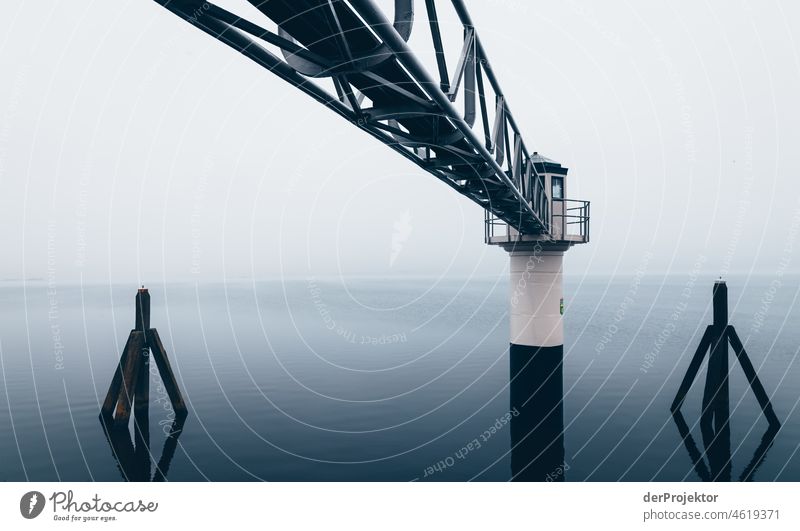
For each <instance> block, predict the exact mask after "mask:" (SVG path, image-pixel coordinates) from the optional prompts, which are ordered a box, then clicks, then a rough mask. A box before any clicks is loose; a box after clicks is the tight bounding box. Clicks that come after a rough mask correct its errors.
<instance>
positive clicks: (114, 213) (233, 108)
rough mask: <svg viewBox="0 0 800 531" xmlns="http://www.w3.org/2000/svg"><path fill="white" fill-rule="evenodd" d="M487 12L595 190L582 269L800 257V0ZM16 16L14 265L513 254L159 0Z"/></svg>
mask: <svg viewBox="0 0 800 531" xmlns="http://www.w3.org/2000/svg"><path fill="white" fill-rule="evenodd" d="M220 4H221V5H224V6H226V7H229V8H232V7H234V6H237V5H244V6H245V9H244V10H242V11H241V12H242V13H253V12H254V11H253V10H252V8H249V9H248V8H247V7H248V6H247V4H246V2H244V0H241V1H240V2H237V1H236V0H228V1H225V2H220ZM383 4H386V2H382V5H383ZM417 4H418V5H417V8H416V9H417V20H416V25H415V28H414V32H413V34H412V38H411V45H412V46H413V47H414V48H415V49H417V50H420V51H429V50H430V45H429V44H428V42H429V39H430V34H429V32H428V28H427V20H426V18H425V14H424V6H422V4H421V3H420V2H417ZM467 5H468V7H469V8H470V10H471V13H472V16H473V19H474V21H475V24H476V26H477V30H478V33H479V35H480V37H481V39H482V41H483V43H484V47H485V48H486V51H487V53H488V54H489V58H490V61H491V62H492V65H493V68H494V70H495V72H496V73H497V75H498V78H499V80H500V83H501V85H502V88H503V90H504V91H505V93H506V96H507V99H508V102H509V105H510V107H511V109H512V111H513V113H514V115H515V118H516V120H517V122H518V123H519V125H520V128H521V131H522V134H523V136H524V138H525V140H526V143H527V145H528V147H529V149H531V150H536V151H539V152H540V153H543V154H545V155H546V156H548V157H550V158H553V159H556V160H558V161H560V162H561V163H563V164H564V165H566V166H568V167H569V168H570V173H569V177H568V183H567V193H568V196H569V197H572V198H579V199H588V200H591V201H592V215H593V216H592V222H591V227H592V241H591V243H590V244H589V245H585V246H581V247H579V248H575V249H573V250H571V251H569V253H568V256H567V259H566V268H567V272H568V274H570V275H577V276H580V275H586V274H597V275H610V274H632V273H634V272H636V271H637V270H645V271H646V272H647V274H653V275H661V274H664V273H670V272H671V273H676V272H681V273H685V272H687V271H692V270H699V271H701V272H702V274H705V275H709V276H713V277H716V276H719V275H723V276H724V275H726V274H728V273H736V272H743V273H763V274H775V273H776V271H780V272H781V273H783V272H797V271H800V265H799V264H800V260H798V259H797V254H798V250H800V243H799V242H798V241H797V235H798V225H800V186H798V184H797V181H798V177H800V153H799V151H800V132H798V124H800V103H799V102H798V94H800V53H799V52H800V49H799V47H798V41H800V5H798V3H797V2H790V1H786V2H775V1H765V2H758V3H756V2H727V1H713V2H695V1H679V2H674V1H670V2H667V1H663V2H661V1H659V2H656V1H652V2H650V1H648V2H622V1H613V2H612V1H607V2H602V7H601V6H600V3H598V2H589V1H583V0H574V1H567V2H541V1H535V2H526V1H523V0H512V1H500V0H495V1H486V0H469V1H468V2H467ZM440 11H443V12H446V10H445V9H444V8H440ZM6 12H7V16H5V17H3V19H2V21H0V72H2V73H3V75H2V83H0V185H2V188H1V189H2V194H1V195H0V224H2V227H3V230H2V233H0V245H2V249H3V252H2V257H3V259H2V260H0V279H4V280H15V279H26V278H27V279H35V278H46V277H47V276H48V275H50V276H51V277H56V278H57V280H58V282H74V281H78V280H80V279H82V280H83V281H84V282H106V281H112V282H137V283H138V282H148V281H149V282H153V281H160V280H164V279H168V280H224V279H241V278H244V279H249V278H269V277H276V276H292V277H307V276H320V277H322V276H330V275H333V276H336V275H381V276H383V275H398V276H399V275H432V276H437V277H440V276H441V277H448V276H463V275H498V274H502V272H503V271H505V270H506V269H507V257H506V256H505V253H503V252H502V251H501V250H499V249H496V248H490V247H487V246H485V245H484V244H483V213H482V211H481V209H480V208H479V207H478V206H477V205H475V204H473V203H472V202H470V201H469V200H467V199H466V198H463V197H461V196H459V195H458V194H456V193H455V192H453V191H452V190H451V189H449V188H448V187H447V186H445V185H444V184H442V183H440V182H438V181H437V180H436V179H435V178H434V177H432V176H431V175H429V174H427V173H425V172H423V171H422V170H421V169H419V168H417V167H416V166H414V165H413V164H411V163H410V162H408V161H406V160H405V159H403V158H402V157H400V156H399V155H397V154H396V153H394V152H393V151H391V150H390V149H388V148H387V147H385V146H383V145H381V144H380V143H379V142H377V141H376V140H374V139H372V138H371V137H369V136H368V135H367V134H365V133H362V132H361V131H359V130H358V129H356V128H355V127H353V126H351V125H350V124H348V123H346V122H345V121H344V120H342V119H341V118H340V117H338V116H337V115H335V114H334V113H332V112H330V111H328V110H326V109H324V108H323V107H321V106H320V105H319V104H317V103H316V102H314V101H313V100H311V99H310V98H308V97H307V96H305V95H303V94H302V93H301V92H299V91H298V90H297V89H295V88H293V87H291V86H290V85H288V84H286V83H285V82H283V81H282V80H280V79H279V78H277V77H276V76H273V75H272V74H270V73H269V72H267V71H265V70H263V69H262V68H260V67H258V66H257V65H255V64H254V63H251V62H250V61H249V60H247V59H246V58H244V57H242V56H241V55H239V54H237V53H235V52H234V51H232V50H231V49H229V48H228V47H226V46H225V45H223V44H221V43H219V42H217V41H215V40H214V39H212V38H210V37H209V36H207V35H206V34H204V33H202V32H201V31H199V30H197V29H195V28H193V27H191V26H189V25H188V24H187V23H185V22H183V21H182V20H180V19H178V18H177V17H175V16H174V15H172V14H171V13H169V12H168V11H166V10H165V9H163V8H162V7H160V6H159V5H157V4H156V3H155V2H152V1H149V0H126V1H116V2H108V1H99V0H97V1H91V2H66V1H62V2H55V1H46V2H20V3H17V4H15V5H14V6H13V7H9V8H8V9H7V10H6ZM443 16H445V15H443ZM270 27H271V26H270ZM459 33H460V30H459V29H458V28H457V27H455V26H452V27H450V28H448V32H447V33H446V34H445V36H446V38H447V37H448V36H450V37H453V38H452V39H449V40H448V41H447V42H448V47H449V48H448V49H449V50H451V53H450V56H449V58H448V59H449V61H450V64H451V65H452V64H454V63H455V61H456V56H455V55H456V54H457V51H458V47H459V46H460V43H458V42H457V38H458V35H459ZM425 59H426V64H433V63H432V61H431V59H432V58H431V57H426V58H425ZM432 72H433V71H432Z"/></svg>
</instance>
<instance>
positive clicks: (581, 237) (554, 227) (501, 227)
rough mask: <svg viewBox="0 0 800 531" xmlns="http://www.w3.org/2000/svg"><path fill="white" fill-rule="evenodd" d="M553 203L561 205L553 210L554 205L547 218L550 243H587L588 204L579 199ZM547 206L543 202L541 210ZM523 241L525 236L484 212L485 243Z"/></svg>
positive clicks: (488, 212) (489, 213)
mask: <svg viewBox="0 0 800 531" xmlns="http://www.w3.org/2000/svg"><path fill="white" fill-rule="evenodd" d="M553 203H561V208H555V205H554V207H553V213H552V216H548V217H550V218H551V220H550V223H549V225H548V228H547V233H546V235H549V236H550V241H552V242H569V243H575V244H577V243H588V242H589V230H590V229H589V221H590V210H589V207H590V202H589V201H583V200H581V199H553ZM548 206H549V203H547V202H545V206H544V209H543V210H544V211H547V208H548ZM557 211H559V212H557ZM548 213H549V212H548ZM525 239H526V236H525V235H520V234H519V233H518V232H517V231H516V230H514V229H513V228H512V227H510V226H509V225H508V223H506V222H505V221H503V220H502V219H500V218H498V217H497V216H495V215H494V214H492V213H491V212H490V211H489V210H487V211H486V216H485V224H484V241H485V242H486V243H507V242H514V241H524V240H525Z"/></svg>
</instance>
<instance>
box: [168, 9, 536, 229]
mask: <svg viewBox="0 0 800 531" xmlns="http://www.w3.org/2000/svg"><path fill="white" fill-rule="evenodd" d="M155 1H156V2H158V3H159V4H161V5H163V6H164V7H165V8H167V9H168V10H170V11H171V12H173V13H174V14H176V15H178V16H179V17H181V18H182V19H184V20H186V21H187V22H189V23H191V24H192V25H194V26H196V27H198V28H199V29H202V30H203V31H205V32H206V33H208V34H209V35H211V36H213V37H214V38H216V39H217V40H219V41H221V42H224V43H225V44H227V45H228V46H230V47H232V48H233V49H235V50H236V51H238V52H240V53H242V54H243V55H245V56H246V57H248V58H250V59H251V60H253V61H254V62H256V63H257V64H259V65H261V66H262V67H264V68H266V69H268V70H270V71H271V72H273V73H274V74H276V75H278V76H279V77H281V78H282V79H284V80H286V81H288V82H289V83H291V84H292V85H294V86H295V87H297V88H299V89H300V90H302V91H304V92H305V93H307V94H309V95H310V96H312V97H313V98H314V99H316V100H317V101H319V102H320V103H322V104H323V105H325V106H327V107H328V108H330V109H331V110H333V111H334V112H336V113H337V114H339V115H341V116H342V117H344V118H346V119H348V120H349V121H351V122H352V123H353V124H355V125H356V126H357V127H359V128H361V129H363V130H365V131H367V132H368V133H370V134H371V135H372V136H373V137H375V138H377V139H378V140H380V141H381V142H383V143H384V144H386V145H388V146H389V147H391V148H392V149H394V150H395V151H397V152H399V153H400V154H402V155H403V156H405V157H406V158H408V159H409V160H411V161H413V162H414V163H416V164H417V165H419V166H420V167H422V168H423V169H425V170H426V171H428V172H429V173H431V174H433V175H434V176H436V177H437V178H438V179H440V180H441V181H443V182H445V183H446V184H447V185H449V186H450V187H452V188H453V189H455V190H457V191H458V192H459V193H461V194H463V195H465V196H467V197H469V198H470V199H471V200H473V201H474V202H476V203H478V204H479V205H481V206H482V207H483V208H485V209H486V210H488V211H489V212H491V213H492V214H493V215H495V216H496V217H498V218H500V219H502V220H503V221H504V222H506V223H508V224H509V225H510V226H511V227H513V228H515V229H517V230H518V231H520V232H522V233H525V234H547V233H548V232H549V231H550V227H549V223H550V221H549V212H548V201H547V195H546V193H545V189H544V180H543V179H542V177H541V176H540V175H538V174H537V172H536V169H535V167H534V164H533V163H532V161H531V157H530V154H529V152H528V150H527V148H526V146H525V142H524V141H523V139H522V135H521V134H520V131H519V128H518V126H517V124H516V122H515V121H514V118H513V116H512V115H511V112H510V109H509V107H508V103H507V101H506V98H505V96H504V93H503V91H502V90H501V89H500V86H499V83H498V81H497V78H496V76H495V73H494V72H493V71H492V69H491V66H490V64H489V61H488V58H487V56H486V53H485V51H484V49H483V46H482V44H481V41H480V38H479V36H478V33H477V30H476V29H475V27H474V25H473V23H472V20H471V19H470V17H469V13H468V12H467V10H466V7H465V6H464V3H463V2H462V1H461V0H451V3H452V6H451V8H453V9H454V10H455V13H456V15H457V16H458V19H459V20H460V22H461V25H462V26H463V29H464V31H463V42H462V43H461V44H462V46H461V53H460V55H459V57H458V59H457V62H456V63H455V67H454V69H453V70H452V72H451V71H450V70H449V69H448V61H447V54H446V53H445V50H444V45H443V39H442V35H441V32H440V27H439V25H440V20H439V13H440V11H439V10H438V9H437V7H438V6H437V5H436V4H437V2H436V0H425V6H426V13H427V16H428V26H429V29H430V33H431V40H430V42H431V43H432V47H433V49H432V53H433V55H434V56H435V59H436V65H437V72H438V80H435V79H434V78H433V77H431V76H430V75H429V74H428V72H427V71H426V69H425V68H424V67H423V66H422V63H421V62H420V60H419V58H418V57H417V54H416V53H415V52H414V51H412V50H411V49H410V48H409V46H408V44H407V40H408V38H409V36H410V34H411V31H412V27H413V21H414V2H413V0H395V2H394V5H395V13H394V19H393V21H391V22H390V21H389V20H387V19H386V17H385V15H384V14H383V12H382V11H381V10H380V9H379V8H378V7H376V6H375V4H374V3H373V2H372V1H371V0H348V1H345V0H269V1H267V0H249V1H250V3H251V4H252V5H253V6H255V7H256V8H257V9H258V10H259V11H260V12H261V13H263V14H264V15H265V16H266V17H267V18H268V19H270V21H271V22H272V23H274V24H275V25H276V26H277V28H276V31H270V30H268V29H266V28H265V27H264V26H263V25H262V24H258V23H256V22H253V21H250V20H246V19H244V18H242V17H239V16H238V15H236V14H234V13H231V12H230V11H227V10H225V9H223V8H221V7H219V6H216V5H214V4H213V3H210V2H203V1H202V0H155ZM438 3H439V4H448V3H450V2H447V1H446V0H440V1H439V2H438ZM264 22H266V21H264ZM323 78H330V79H331V80H332V82H331V84H330V85H331V86H329V87H325V86H323V85H321V84H320V80H321V79H323ZM459 98H462V99H463V109H461V110H459V109H458V108H457V107H456V103H457V102H458V99H459ZM492 98H493V101H492ZM490 110H491V111H493V113H494V116H493V118H492V117H490V114H489V111H490ZM478 115H480V120H478ZM478 121H479V122H480V125H479V128H480V129H482V131H481V132H480V133H478V134H476V132H475V131H474V130H473V127H474V126H475V124H476V122H478Z"/></svg>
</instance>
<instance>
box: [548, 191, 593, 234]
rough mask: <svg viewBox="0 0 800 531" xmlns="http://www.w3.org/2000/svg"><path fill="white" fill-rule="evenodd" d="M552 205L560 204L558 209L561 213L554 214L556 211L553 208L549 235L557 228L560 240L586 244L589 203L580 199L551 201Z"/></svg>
mask: <svg viewBox="0 0 800 531" xmlns="http://www.w3.org/2000/svg"><path fill="white" fill-rule="evenodd" d="M553 203H561V208H560V209H558V210H560V211H561V213H556V210H557V209H556V208H553V219H552V223H551V230H550V233H551V234H552V233H553V232H554V231H553V228H554V227H558V228H560V229H561V238H560V239H561V240H565V241H567V240H569V241H577V242H579V243H588V242H589V201H583V200H581V199H553ZM554 206H555V205H554ZM556 239H559V238H556Z"/></svg>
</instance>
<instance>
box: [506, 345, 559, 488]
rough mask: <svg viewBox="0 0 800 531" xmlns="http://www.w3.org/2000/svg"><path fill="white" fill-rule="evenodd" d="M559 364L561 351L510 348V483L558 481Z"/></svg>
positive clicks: (557, 349)
mask: <svg viewBox="0 0 800 531" xmlns="http://www.w3.org/2000/svg"><path fill="white" fill-rule="evenodd" d="M563 360H564V346H563V345H559V346H555V347H531V346H525V345H514V344H512V345H511V349H510V367H511V374H510V376H511V380H510V381H511V401H510V406H511V408H510V411H511V415H512V418H511V447H512V450H511V473H512V481H564V475H565V472H566V464H565V462H564V370H563Z"/></svg>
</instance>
